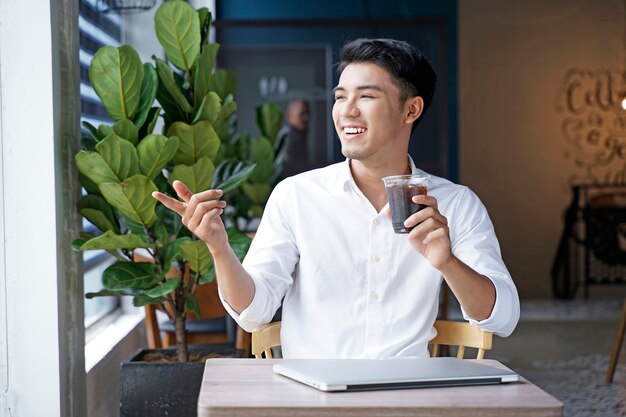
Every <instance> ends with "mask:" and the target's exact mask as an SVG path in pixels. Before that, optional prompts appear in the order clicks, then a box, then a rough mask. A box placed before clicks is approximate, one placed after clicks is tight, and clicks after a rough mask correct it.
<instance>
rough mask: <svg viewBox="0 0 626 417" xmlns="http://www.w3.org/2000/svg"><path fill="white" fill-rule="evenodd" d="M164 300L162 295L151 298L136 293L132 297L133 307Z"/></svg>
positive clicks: (158, 302)
mask: <svg viewBox="0 0 626 417" xmlns="http://www.w3.org/2000/svg"><path fill="white" fill-rule="evenodd" d="M164 301H165V298H163V297H157V298H152V297H149V296H147V295H145V294H137V295H135V296H134V297H133V305H134V306H135V307H143V306H146V305H148V304H160V303H162V302H164Z"/></svg>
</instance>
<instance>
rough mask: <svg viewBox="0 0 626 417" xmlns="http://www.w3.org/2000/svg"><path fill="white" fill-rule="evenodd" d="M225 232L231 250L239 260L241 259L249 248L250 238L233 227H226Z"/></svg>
mask: <svg viewBox="0 0 626 417" xmlns="http://www.w3.org/2000/svg"><path fill="white" fill-rule="evenodd" d="M226 233H227V234H228V243H229V244H230V247H231V248H233V252H235V255H237V258H238V259H239V260H240V261H243V258H244V257H245V256H246V254H247V253H248V249H250V244H251V243H252V239H250V238H249V237H248V236H247V235H245V234H244V233H241V232H240V231H238V230H237V229H236V228H234V227H229V228H227V229H226Z"/></svg>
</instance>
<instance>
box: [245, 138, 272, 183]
mask: <svg viewBox="0 0 626 417" xmlns="http://www.w3.org/2000/svg"><path fill="white" fill-rule="evenodd" d="M250 153H251V156H252V161H253V162H254V163H255V164H257V166H256V168H255V169H254V172H253V173H252V176H251V177H250V182H254V183H264V182H267V180H268V179H269V178H270V177H271V176H272V173H273V172H274V147H273V146H272V144H271V143H270V141H269V140H268V139H267V138H264V137H260V138H256V139H253V140H252V141H250Z"/></svg>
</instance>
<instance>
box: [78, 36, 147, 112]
mask: <svg viewBox="0 0 626 417" xmlns="http://www.w3.org/2000/svg"><path fill="white" fill-rule="evenodd" d="M89 79H90V81H91V85H92V86H93V89H94V90H95V92H96V94H98V97H100V100H102V104H104V107H105V108H106V111H107V113H108V114H109V116H110V117H111V119H113V120H116V121H117V120H121V119H132V118H133V116H134V115H135V112H136V111H137V107H138V106H139V97H140V93H141V83H142V80H143V66H142V65H141V60H140V59H139V55H138V54H137V51H135V50H134V49H133V47H131V46H129V45H122V46H120V47H119V48H115V47H113V46H105V47H102V48H100V49H99V50H98V52H96V54H95V55H94V57H93V59H92V60H91V65H90V66H89Z"/></svg>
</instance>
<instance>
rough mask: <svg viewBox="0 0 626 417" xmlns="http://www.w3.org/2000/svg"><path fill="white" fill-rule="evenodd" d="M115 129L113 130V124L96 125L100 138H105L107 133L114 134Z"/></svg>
mask: <svg viewBox="0 0 626 417" xmlns="http://www.w3.org/2000/svg"><path fill="white" fill-rule="evenodd" d="M114 133H115V131H113V126H109V125H107V124H104V123H103V124H101V125H100V126H98V135H100V137H101V138H102V139H104V138H106V137H107V136H109V135H112V134H114Z"/></svg>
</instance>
